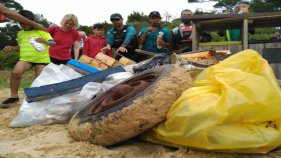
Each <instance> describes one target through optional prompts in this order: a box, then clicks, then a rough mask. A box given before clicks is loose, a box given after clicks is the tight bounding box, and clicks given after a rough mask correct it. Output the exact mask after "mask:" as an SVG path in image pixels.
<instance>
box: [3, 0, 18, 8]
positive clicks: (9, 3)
mask: <svg viewBox="0 0 281 158" xmlns="http://www.w3.org/2000/svg"><path fill="white" fill-rule="evenodd" d="M0 3H1V4H3V5H4V6H6V7H8V8H11V9H14V10H22V9H23V7H22V5H21V4H20V3H18V2H15V1H14V0H0Z"/></svg>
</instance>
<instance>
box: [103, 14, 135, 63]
mask: <svg viewBox="0 0 281 158" xmlns="http://www.w3.org/2000/svg"><path fill="white" fill-rule="evenodd" d="M110 21H111V22H112V24H113V28H111V29H110V30H109V31H108V32H107V45H106V47H104V48H103V49H102V52H107V51H108V50H111V49H112V48H113V49H115V51H116V52H118V53H120V54H121V55H123V56H125V57H127V58H129V59H131V60H134V61H136V60H137V59H136V53H135V49H136V48H138V41H137V36H136V29H135V28H134V27H133V26H131V25H125V24H124V22H123V18H122V16H121V14H119V13H114V14H112V15H111V16H110ZM115 58H116V59H117V60H119V59H120V58H121V56H119V55H117V56H116V57H115Z"/></svg>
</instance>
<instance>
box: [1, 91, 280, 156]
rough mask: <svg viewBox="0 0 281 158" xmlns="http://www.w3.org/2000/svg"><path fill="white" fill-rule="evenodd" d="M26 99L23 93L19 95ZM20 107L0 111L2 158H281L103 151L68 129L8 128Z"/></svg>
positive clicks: (134, 145) (130, 147)
mask: <svg viewBox="0 0 281 158" xmlns="http://www.w3.org/2000/svg"><path fill="white" fill-rule="evenodd" d="M8 96H9V90H8V89H4V90H0V100H1V101H2V100H4V99H5V98H7V97H8ZM20 97H21V98H23V93H22V92H21V95H20ZM19 106H20V103H18V104H16V105H13V106H12V107H11V108H7V109H0V126H1V127H0V157H1V158H33V157H34V158H37V157H39V158H40V157H51V158H54V157H56V158H84V157H85V158H89V157H97V158H101V157H104V158H106V157H114V158H119V157H120V158H127V157H128V158H129V157H143V158H147V157H151V158H152V157H153V158H154V157H159V158H160V157H161V158H172V157H173V158H175V157H188V158H205V157H206V158H226V157H227V158H235V157H249V158H250V157H251V158H252V157H258V158H269V157H270V158H273V157H276V158H277V157H281V149H276V150H274V151H272V152H270V153H268V154H266V155H263V154H228V153H219V152H210V151H201V150H193V149H186V148H181V149H174V148H169V147H165V146H162V145H156V144H151V143H147V142H143V141H141V140H139V139H137V138H135V139H132V140H129V141H127V142H123V143H120V144H117V145H114V146H111V147H102V146H98V145H94V144H90V143H88V142H77V141H76V140H74V139H72V138H71V137H70V135H69V133H68V130H67V125H61V124H56V125H37V126H32V127H26V128H9V127H8V126H9V124H10V122H11V120H12V119H13V118H14V117H15V116H16V115H17V112H18V110H19Z"/></svg>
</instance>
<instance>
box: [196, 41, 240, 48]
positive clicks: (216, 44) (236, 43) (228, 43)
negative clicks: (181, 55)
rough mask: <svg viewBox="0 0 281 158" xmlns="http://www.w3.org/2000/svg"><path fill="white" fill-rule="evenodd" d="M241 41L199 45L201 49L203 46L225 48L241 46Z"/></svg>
mask: <svg viewBox="0 0 281 158" xmlns="http://www.w3.org/2000/svg"><path fill="white" fill-rule="evenodd" d="M241 44H242V42H241V41H225V42H204V43H199V47H203V46H225V45H241Z"/></svg>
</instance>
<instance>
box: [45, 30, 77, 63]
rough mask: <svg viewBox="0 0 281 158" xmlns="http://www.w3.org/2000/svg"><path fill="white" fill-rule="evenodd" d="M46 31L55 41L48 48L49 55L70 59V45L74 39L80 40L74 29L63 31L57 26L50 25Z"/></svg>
mask: <svg viewBox="0 0 281 158" xmlns="http://www.w3.org/2000/svg"><path fill="white" fill-rule="evenodd" d="M48 31H49V33H50V35H51V36H52V37H53V39H54V41H55V42H56V45H55V46H51V47H50V48H49V53H50V56H51V57H52V58H56V59H59V60H69V59H71V55H70V48H71V46H72V45H73V44H74V42H75V41H80V40H81V37H80V36H79V34H78V32H77V31H76V30H74V29H72V30H70V31H68V32H65V31H63V30H62V29H61V28H60V27H58V26H51V27H49V28H48Z"/></svg>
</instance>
